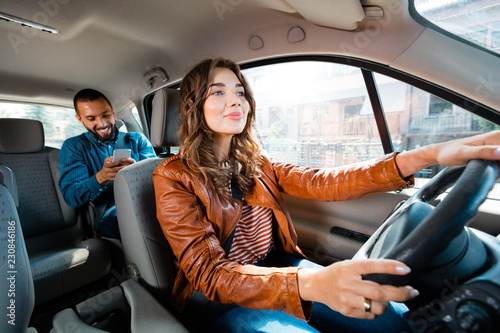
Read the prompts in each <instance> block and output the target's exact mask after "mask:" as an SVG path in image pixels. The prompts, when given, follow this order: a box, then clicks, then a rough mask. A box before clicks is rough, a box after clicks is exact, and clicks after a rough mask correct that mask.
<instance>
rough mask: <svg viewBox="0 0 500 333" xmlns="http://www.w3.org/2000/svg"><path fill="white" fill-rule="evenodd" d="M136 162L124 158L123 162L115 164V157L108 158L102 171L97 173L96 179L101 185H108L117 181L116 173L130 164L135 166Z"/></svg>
mask: <svg viewBox="0 0 500 333" xmlns="http://www.w3.org/2000/svg"><path fill="white" fill-rule="evenodd" d="M134 163H135V160H134V159H132V158H130V157H128V158H123V159H122V160H121V161H118V162H113V157H112V156H111V157H108V158H106V159H105V160H104V165H103V166H102V169H101V170H100V171H99V172H97V174H96V175H95V178H96V179H97V182H98V183H99V184H101V185H106V184H107V183H108V182H112V181H113V180H115V176H116V173H117V172H118V171H120V170H121V169H123V168H125V167H126V166H128V165H130V164H134Z"/></svg>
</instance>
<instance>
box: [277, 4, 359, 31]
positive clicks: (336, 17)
mask: <svg viewBox="0 0 500 333" xmlns="http://www.w3.org/2000/svg"><path fill="white" fill-rule="evenodd" d="M286 2H287V3H288V4H289V5H290V6H292V7H293V8H294V9H295V10H296V11H297V12H298V13H299V14H300V15H302V16H303V17H304V18H305V19H306V20H308V21H309V22H311V23H314V24H317V25H321V26H325V27H329V28H335V29H342V30H354V29H356V28H357V27H358V24H359V22H361V21H362V20H363V19H364V18H365V11H364V9H363V6H362V5H361V2H359V1H356V0H334V1H332V0H307V1H304V0H286Z"/></svg>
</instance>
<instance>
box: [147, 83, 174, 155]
mask: <svg viewBox="0 0 500 333" xmlns="http://www.w3.org/2000/svg"><path fill="white" fill-rule="evenodd" d="M180 124H181V120H180V114H179V90H175V89H169V88H163V89H160V90H158V91H157V92H156V93H155V95H154V98H153V112H152V115H151V144H152V145H153V146H154V147H156V148H161V147H175V146H178V145H179V143H178V138H177V131H178V129H179V126H180Z"/></svg>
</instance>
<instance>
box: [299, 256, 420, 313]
mask: <svg viewBox="0 0 500 333" xmlns="http://www.w3.org/2000/svg"><path fill="white" fill-rule="evenodd" d="M409 272H410V268H409V267H408V266H406V265H405V264H404V263H402V262H399V261H395V260H388V259H369V260H359V261H351V260H346V261H341V262H338V263H334V264H332V265H330V266H327V267H324V268H321V269H300V270H299V273H298V279H299V293H300V296H301V298H302V299H303V300H305V301H314V302H321V303H324V304H326V305H327V306H329V307H330V308H331V309H333V310H335V311H337V312H340V313H342V314H343V315H345V316H348V317H355V318H365V319H374V318H375V317H376V316H377V315H381V314H382V313H384V311H385V310H386V309H387V308H388V307H389V301H395V302H404V301H407V300H409V299H412V298H415V297H417V296H418V295H419V293H418V291H417V290H416V289H414V288H413V287H410V286H403V287H394V286H389V285H380V284H378V283H376V282H373V281H369V280H363V278H362V276H363V275H364V274H372V273H380V274H393V275H405V274H408V273H409ZM365 302H368V303H371V307H370V312H369V313H367V311H365V310H366V308H365Z"/></svg>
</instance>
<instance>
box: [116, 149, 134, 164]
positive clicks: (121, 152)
mask: <svg viewBox="0 0 500 333" xmlns="http://www.w3.org/2000/svg"><path fill="white" fill-rule="evenodd" d="M130 153H131V151H130V149H115V150H113V162H119V161H121V160H122V159H123V158H125V157H130Z"/></svg>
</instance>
